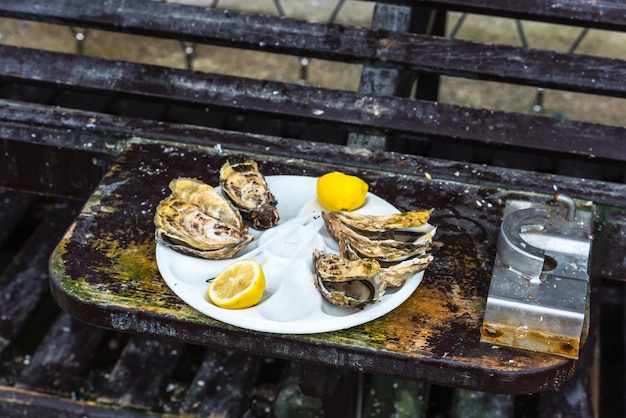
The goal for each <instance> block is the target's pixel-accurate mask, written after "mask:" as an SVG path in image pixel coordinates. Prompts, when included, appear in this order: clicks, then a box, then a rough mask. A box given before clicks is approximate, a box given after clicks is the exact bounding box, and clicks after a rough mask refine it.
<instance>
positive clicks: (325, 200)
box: [317, 171, 369, 212]
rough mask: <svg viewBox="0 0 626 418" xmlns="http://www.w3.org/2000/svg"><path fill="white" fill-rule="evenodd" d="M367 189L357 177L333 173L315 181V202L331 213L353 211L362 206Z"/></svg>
mask: <svg viewBox="0 0 626 418" xmlns="http://www.w3.org/2000/svg"><path fill="white" fill-rule="evenodd" d="M368 189H369V186H368V185H367V183H366V182H364V181H363V180H362V179H360V178H359V177H357V176H350V175H348V174H345V173H341V172H338V171H333V172H330V173H326V174H324V175H323V176H321V177H320V178H318V179H317V200H318V201H319V202H320V203H321V204H322V205H323V206H324V207H325V208H326V209H328V210H330V211H333V212H335V211H339V210H354V209H357V208H359V207H361V205H363V203H364V202H365V198H366V196H367V191H368Z"/></svg>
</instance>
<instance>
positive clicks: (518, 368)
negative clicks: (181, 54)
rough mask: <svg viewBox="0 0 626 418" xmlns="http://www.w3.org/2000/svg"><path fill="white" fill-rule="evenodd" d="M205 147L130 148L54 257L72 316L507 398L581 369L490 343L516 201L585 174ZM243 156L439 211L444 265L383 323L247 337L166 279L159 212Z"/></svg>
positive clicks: (245, 143) (356, 154) (138, 142)
mask: <svg viewBox="0 0 626 418" xmlns="http://www.w3.org/2000/svg"><path fill="white" fill-rule="evenodd" d="M206 141H207V142H206V143H209V144H213V145H190V144H180V143H174V142H171V143H170V142H166V141H163V140H160V141H154V140H147V139H133V140H130V141H129V142H128V143H127V147H126V149H125V150H124V151H123V152H122V153H121V155H120V157H119V158H118V159H117V162H116V163H115V164H114V165H113V167H112V169H111V171H110V172H109V173H108V175H107V176H106V177H105V178H104V179H103V180H102V182H101V184H100V186H99V187H98V188H97V189H96V191H95V192H94V194H93V195H92V196H91V198H90V199H89V200H88V202H87V204H86V206H85V207H84V209H83V210H82V213H81V214H80V216H79V217H78V218H77V219H76V221H75V222H74V223H73V225H72V226H71V228H70V229H69V230H68V232H67V234H66V235H65V237H64V238H63V240H62V241H61V242H60V243H59V245H58V246H57V248H56V249H55V251H54V253H53V255H52V258H51V272H52V276H53V279H52V284H51V286H52V292H53V295H54V297H55V299H56V301H57V302H58V303H59V304H60V306H61V307H62V308H63V309H64V310H66V311H67V312H69V313H70V314H72V315H73V316H75V317H77V318H79V319H81V320H83V321H85V322H87V323H91V324H93V325H96V326H99V327H104V328H109V329H114V330H119V331H124V332H130V333H138V334H147V335H154V336H164V337H169V338H173V339H175V340H180V341H184V342H190V343H197V344H202V345H212V346H221V347H227V348H230V349H236V350H243V351H245V352H250V353H256V354H261V355H268V356H274V357H278V358H285V359H289V360H295V361H298V362H300V363H301V364H303V366H305V369H304V370H307V367H308V370H309V371H313V370H316V369H319V368H320V367H321V366H323V367H329V368H331V369H332V368H336V369H341V370H349V371H356V372H365V373H373V374H386V375H393V376H398V377H405V378H410V379H417V380H423V381H428V382H431V383H436V384H441V385H446V386H453V387H462V388H470V389H475V390H480V391H490V392H499V393H534V392H538V391H544V390H548V389H552V388H555V387H558V386H560V385H561V384H562V383H563V382H565V381H566V380H568V379H569V378H570V377H571V376H572V374H573V373H574V372H575V370H576V368H577V364H578V361H576V360H571V359H566V358H563V357H558V356H552V355H547V354H541V353H533V352H529V351H523V350H518V349H513V348H505V347H496V346H492V345H490V344H485V343H481V342H480V329H481V324H482V317H483V313H484V309H485V302H486V296H487V292H488V289H489V283H490V276H491V269H492V264H493V261H494V257H495V253H496V250H495V244H496V239H497V234H498V230H499V225H500V219H501V215H502V209H503V207H504V204H505V202H506V200H507V199H526V200H531V201H546V200H548V199H550V197H551V195H550V194H548V193H534V192H532V191H522V190H520V188H521V187H523V185H524V184H535V185H537V190H541V189H544V192H545V189H546V188H549V187H551V188H558V187H559V186H561V185H562V186H564V188H565V189H566V190H567V189H568V188H570V189H573V188H574V187H575V182H576V180H575V179H568V178H560V177H556V176H554V177H552V176H545V175H540V174H532V173H523V172H517V171H514V170H503V169H496V168H493V167H492V168H489V167H486V166H475V165H470V164H465V163H455V162H443V161H436V160H427V159H424V158H422V157H411V156H407V155H403V154H394V153H384V152H378V153H373V152H371V151H367V150H364V149H354V148H347V147H341V146H334V145H328V144H326V145H325V144H315V143H303V142H299V141H293V140H291V141H290V140H281V139H277V138H267V137H259V136H252V135H245V134H241V135H240V134H232V133H231V134H225V133H221V132H220V131H214V132H213V136H212V137H211V138H206ZM244 149H245V151H244ZM233 156H246V157H249V158H252V159H255V160H256V161H258V162H259V164H260V168H261V170H262V172H263V173H264V174H265V175H277V174H282V175H286V174H292V175H306V176H318V175H321V174H323V173H325V172H328V171H331V170H341V171H344V172H348V173H352V174H356V175H359V176H360V177H362V178H363V179H365V180H366V181H367V182H368V183H369V185H370V191H372V192H373V193H375V194H377V195H379V196H381V197H382V198H384V199H386V200H387V201H389V202H391V203H392V204H394V205H395V206H396V207H398V208H399V209H400V210H409V209H415V208H424V207H425V208H430V207H433V208H435V211H434V213H433V216H432V218H431V223H433V224H434V225H436V226H437V227H438V232H437V235H436V237H435V241H434V248H433V255H434V257H435V258H434V261H433V262H432V264H431V265H430V266H429V268H428V269H427V271H426V273H425V277H424V280H423V281H422V283H421V285H420V286H419V287H418V289H417V290H416V291H415V292H414V294H413V295H412V296H411V297H410V298H409V299H408V300H407V301H406V302H405V303H403V304H402V305H400V306H399V307H398V308H396V309H395V310H393V311H392V312H391V313H389V314H387V315H385V316H383V317H381V318H379V319H376V320H374V321H371V322H369V323H366V324H363V325H360V326H356V327H353V328H349V329H345V330H341V331H334V332H327V333H320V334H305V335H283V334H270V333H264V332H256V331H251V330H246V329H241V328H238V327H235V326H231V325H228V324H225V323H222V322H219V321H217V320H214V319H212V318H209V317H207V316H205V315H203V314H201V313H199V312H197V311H196V310H194V309H193V308H191V307H190V306H188V305H186V304H185V303H184V302H183V301H181V300H180V299H179V298H178V297H177V296H175V295H174V293H172V291H171V290H170V289H169V288H168V286H167V285H166V283H165V282H164V281H163V279H162V278H161V276H160V274H159V272H158V268H157V264H156V260H155V241H154V224H153V216H154V210H155V207H156V205H157V203H158V202H159V201H160V200H161V199H162V198H163V197H165V196H166V195H167V194H169V190H168V189H167V184H168V183H169V181H170V180H171V179H172V178H174V177H177V176H196V177H199V178H201V179H203V180H204V181H206V182H207V183H209V184H217V181H218V170H219V167H220V166H221V165H222V164H223V162H224V161H225V160H226V158H227V157H233ZM497 183H506V184H508V185H509V188H508V189H506V188H502V187H497V186H496V185H495V184H497ZM480 184H483V185H480ZM588 317H589V315H588ZM591 317H592V321H591V322H592V326H593V322H594V321H595V320H593V315H591ZM588 325H589V321H587V327H586V329H585V332H583V338H582V342H583V343H584V342H585V340H586V337H587V332H588V329H589V327H588ZM305 386H306V385H305Z"/></svg>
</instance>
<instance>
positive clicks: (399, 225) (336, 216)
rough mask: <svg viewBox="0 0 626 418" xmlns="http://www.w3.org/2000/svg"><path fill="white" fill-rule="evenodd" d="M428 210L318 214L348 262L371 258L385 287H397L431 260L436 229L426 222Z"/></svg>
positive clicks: (428, 216) (428, 214)
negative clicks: (366, 213) (395, 212)
mask: <svg viewBox="0 0 626 418" xmlns="http://www.w3.org/2000/svg"><path fill="white" fill-rule="evenodd" d="M431 213H432V210H425V211H411V212H405V213H398V214H392V215H362V214H356V213H352V212H345V211H340V212H322V217H323V218H324V223H325V225H326V229H327V230H328V232H329V234H330V235H331V237H333V239H335V241H337V244H338V245H339V254H340V255H341V257H343V258H346V259H348V260H358V259H374V260H376V261H378V262H379V264H380V266H381V272H380V275H381V277H382V278H383V279H384V280H385V282H386V284H387V286H389V287H396V286H401V285H402V284H403V283H404V282H405V281H406V280H407V279H408V278H409V277H411V276H413V275H415V274H417V273H419V272H420V271H422V270H424V269H425V268H426V267H428V265H429V264H430V262H431V261H432V256H431V255H430V254H429V251H430V249H431V243H432V238H433V236H434V234H435V232H436V230H437V229H436V228H435V227H434V226H432V225H431V224H429V223H428V220H429V219H430V214H431Z"/></svg>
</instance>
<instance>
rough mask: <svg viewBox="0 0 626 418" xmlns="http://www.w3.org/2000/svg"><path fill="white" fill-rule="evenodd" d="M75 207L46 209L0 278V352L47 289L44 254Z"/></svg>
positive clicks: (48, 251)
mask: <svg viewBox="0 0 626 418" xmlns="http://www.w3.org/2000/svg"><path fill="white" fill-rule="evenodd" d="M78 209H79V206H78V205H76V204H68V205H67V206H65V205H63V207H58V208H52V209H50V208H48V210H49V212H48V213H47V216H46V217H45V218H44V220H43V221H42V222H41V223H40V224H39V225H38V226H37V228H36V229H35V231H34V232H33V234H32V235H31V236H30V237H29V239H28V241H27V242H26V243H25V245H24V246H23V247H22V248H21V250H20V252H19V253H18V255H17V256H16V257H15V258H14V260H13V261H12V263H11V264H10V265H9V266H8V267H7V268H6V270H5V271H4V274H3V276H2V278H1V279H0V298H1V300H2V303H0V352H2V351H3V349H4V348H5V347H6V346H7V345H8V344H10V343H11V341H12V340H13V339H14V338H15V337H16V336H18V335H19V334H20V333H23V332H25V331H27V330H26V329H25V324H26V323H27V321H28V319H29V318H30V316H31V315H32V314H33V313H34V312H35V311H36V309H37V308H38V307H39V304H40V303H41V301H42V299H43V297H44V296H45V295H46V294H47V292H48V257H49V256H50V253H51V252H52V250H53V248H54V246H55V245H56V244H57V243H58V241H59V240H60V239H61V236H62V235H63V232H65V230H66V229H67V227H68V225H69V224H70V222H71V220H72V219H73V218H74V217H75V216H76V214H77V212H78Z"/></svg>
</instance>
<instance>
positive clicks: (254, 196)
mask: <svg viewBox="0 0 626 418" xmlns="http://www.w3.org/2000/svg"><path fill="white" fill-rule="evenodd" d="M220 185H221V186H222V191H223V192H224V194H225V195H226V197H228V199H230V201H231V202H232V203H233V204H234V205H235V206H236V207H237V208H238V209H239V211H240V212H241V214H242V216H243V217H244V218H246V219H248V220H250V221H251V222H252V226H253V227H254V228H257V229H267V228H271V227H273V226H275V225H276V224H277V223H278V220H279V217H278V210H277V209H276V205H277V201H276V198H275V197H274V195H273V194H272V193H271V192H270V189H269V187H268V185H267V182H266V181H265V178H264V177H263V175H262V174H261V173H260V172H259V167H258V164H257V163H256V162H255V161H251V160H248V161H243V162H239V163H231V162H230V161H227V162H226V163H225V164H224V165H223V166H222V168H221V169H220Z"/></svg>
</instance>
